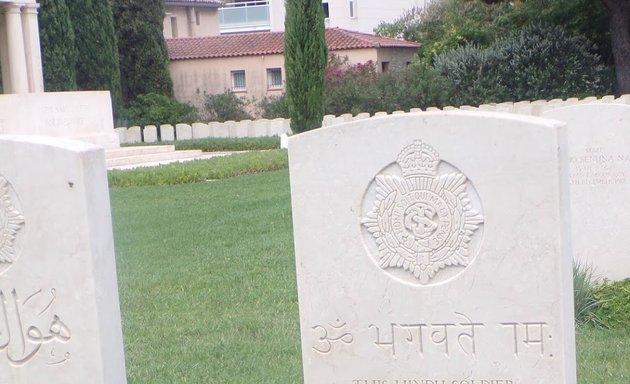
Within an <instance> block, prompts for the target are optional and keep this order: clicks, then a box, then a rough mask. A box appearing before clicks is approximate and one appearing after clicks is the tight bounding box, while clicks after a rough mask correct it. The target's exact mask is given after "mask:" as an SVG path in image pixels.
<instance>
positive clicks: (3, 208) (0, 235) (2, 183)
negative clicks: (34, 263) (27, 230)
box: [0, 176, 25, 265]
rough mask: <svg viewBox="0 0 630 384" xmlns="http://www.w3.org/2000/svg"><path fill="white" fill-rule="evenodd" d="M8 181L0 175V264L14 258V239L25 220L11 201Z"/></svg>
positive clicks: (9, 261)
mask: <svg viewBox="0 0 630 384" xmlns="http://www.w3.org/2000/svg"><path fill="white" fill-rule="evenodd" d="M9 188H10V186H9V183H8V181H7V180H6V179H5V178H3V177H2V176H0V265H2V264H11V263H13V262H14V261H15V258H16V256H17V255H16V249H15V246H16V239H17V235H18V232H19V231H20V230H21V229H22V228H23V227H24V224H25V220H24V217H23V216H22V214H21V213H20V212H19V211H18V209H17V208H16V206H15V204H14V203H13V200H12V197H11V194H10V193H9Z"/></svg>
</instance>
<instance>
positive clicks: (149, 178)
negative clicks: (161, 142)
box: [108, 149, 289, 187]
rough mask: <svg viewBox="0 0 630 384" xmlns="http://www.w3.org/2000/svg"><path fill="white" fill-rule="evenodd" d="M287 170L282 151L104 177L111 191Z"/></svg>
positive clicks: (285, 159)
mask: <svg viewBox="0 0 630 384" xmlns="http://www.w3.org/2000/svg"><path fill="white" fill-rule="evenodd" d="M288 166H289V163H288V158H287V152H286V150H280V149H274V150H269V151H261V152H246V153H240V154H234V155H229V156H220V157H214V158H211V159H208V160H194V161H191V162H186V163H173V164H167V165H162V166H158V167H149V168H136V169H131V170H118V171H117V170H114V171H110V172H109V173H108V175H109V185H110V186H111V187H132V186H145V185H175V184H187V183H199V182H203V181H208V180H217V179H226V178H229V177H234V176H239V175H249V174H253V173H260V172H268V171H276V170H279V169H286V168H287V167H288Z"/></svg>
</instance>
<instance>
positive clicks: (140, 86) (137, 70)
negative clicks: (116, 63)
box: [111, 0, 173, 102]
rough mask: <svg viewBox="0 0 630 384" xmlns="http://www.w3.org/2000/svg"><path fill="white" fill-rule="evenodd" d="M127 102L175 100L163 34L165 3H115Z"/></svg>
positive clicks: (132, 0)
mask: <svg viewBox="0 0 630 384" xmlns="http://www.w3.org/2000/svg"><path fill="white" fill-rule="evenodd" d="M111 4H112V11H113V14H114V27H115V29H116V34H117V37H118V54H119V57H120V76H121V83H122V95H123V101H124V102H130V101H132V100H134V99H135V98H136V97H137V96H138V95H144V94H149V93H157V94H160V95H164V96H173V83H172V81H171V77H170V74H169V71H168V54H167V51H166V43H165V42H164V36H163V34H162V28H163V25H162V23H163V20H164V1H163V0H112V2H111Z"/></svg>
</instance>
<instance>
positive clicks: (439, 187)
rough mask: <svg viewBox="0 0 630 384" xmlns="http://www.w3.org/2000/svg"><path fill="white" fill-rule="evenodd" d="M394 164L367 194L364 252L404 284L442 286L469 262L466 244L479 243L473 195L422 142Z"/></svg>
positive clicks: (471, 254) (480, 219)
mask: <svg viewBox="0 0 630 384" xmlns="http://www.w3.org/2000/svg"><path fill="white" fill-rule="evenodd" d="M396 163H397V166H396V165H394V164H392V165H391V166H390V167H388V168H385V169H384V172H383V173H382V174H379V175H377V176H376V178H375V179H374V181H373V183H372V185H371V186H370V188H369V189H368V190H370V189H371V190H372V191H373V192H372V195H375V197H374V200H373V201H374V203H373V206H372V208H371V209H370V210H369V211H368V212H367V213H366V214H365V216H364V218H363V220H362V221H361V224H362V225H363V226H364V228H365V229H366V230H367V232H368V233H369V235H367V237H368V239H366V242H367V243H371V244H368V248H373V249H374V252H373V253H377V254H376V255H373V256H374V258H375V261H376V262H377V264H378V265H379V266H380V267H381V268H382V269H384V270H386V271H389V272H392V273H394V274H395V275H396V276H398V277H402V279H403V280H405V281H407V282H411V283H413V284H420V285H428V284H431V283H437V282H441V281H444V279H445V278H449V277H451V276H454V275H455V274H457V273H458V272H461V271H462V270H463V268H464V267H466V266H467V265H468V264H469V263H470V262H471V261H472V259H473V258H474V256H475V255H474V253H475V252H473V251H471V242H473V241H474V243H475V244H477V245H478V244H479V243H480V239H479V238H478V237H480V236H481V234H480V232H481V231H479V228H480V226H481V225H482V223H483V217H482V215H481V213H480V212H479V209H480V208H481V207H480V204H479V202H478V199H476V200H477V201H476V203H475V205H478V207H477V206H476V207H473V203H472V202H471V198H470V197H469V191H470V192H471V193H473V194H474V195H475V197H476V193H475V192H474V189H473V188H472V186H470V185H469V184H470V183H469V182H467V178H466V176H464V175H463V174H462V173H460V172H458V170H457V169H456V168H454V167H453V166H451V165H450V164H448V163H445V162H442V161H440V157H439V155H438V153H437V151H435V149H433V148H432V147H431V146H429V145H427V144H426V143H423V142H422V141H419V140H418V141H414V142H413V144H411V145H409V146H407V147H405V148H404V149H403V150H402V151H401V152H400V154H399V156H398V159H397V160H396ZM439 170H442V171H443V172H439ZM444 171H446V173H445V172H444ZM440 173H442V174H440ZM400 174H402V177H401V176H400ZM366 196H369V194H368V195H366ZM370 200H371V198H370ZM368 204H369V202H368ZM475 208H476V209H475ZM367 209H369V208H366V210H367ZM364 212H365V211H364ZM475 237H477V238H478V239H477V240H476V241H475V240H474V238H475ZM374 245H376V247H373V246H374ZM447 267H448V268H447ZM450 267H453V268H450ZM399 271H404V272H402V273H401V272H399ZM438 277H441V278H438Z"/></svg>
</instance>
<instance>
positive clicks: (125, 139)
mask: <svg viewBox="0 0 630 384" xmlns="http://www.w3.org/2000/svg"><path fill="white" fill-rule="evenodd" d="M290 127H291V120H290V119H282V118H278V119H273V120H268V119H259V120H253V121H252V120H243V121H238V122H237V121H226V122H224V123H219V122H216V121H214V122H210V123H193V124H175V126H173V125H171V124H163V125H160V126H159V127H156V126H155V125H147V126H145V127H139V126H134V127H129V128H127V127H120V128H116V129H115V131H116V132H117V133H118V136H119V138H120V143H121V144H133V143H157V142H162V141H164V142H170V141H176V140H191V139H205V138H211V137H265V136H280V135H282V134H289V135H290V134H291V128H290Z"/></svg>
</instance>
